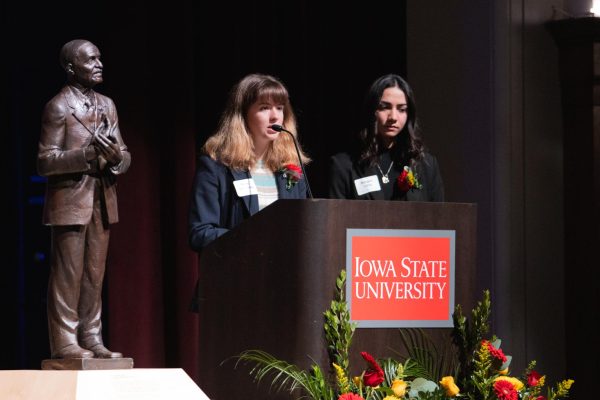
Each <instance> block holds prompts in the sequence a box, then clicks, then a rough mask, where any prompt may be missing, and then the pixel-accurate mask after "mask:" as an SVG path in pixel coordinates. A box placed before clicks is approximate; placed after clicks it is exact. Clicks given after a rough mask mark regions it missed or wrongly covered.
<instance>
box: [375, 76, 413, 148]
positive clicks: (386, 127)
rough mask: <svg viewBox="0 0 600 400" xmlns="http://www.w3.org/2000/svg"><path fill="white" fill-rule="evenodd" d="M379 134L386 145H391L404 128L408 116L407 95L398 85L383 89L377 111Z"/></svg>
mask: <svg viewBox="0 0 600 400" xmlns="http://www.w3.org/2000/svg"><path fill="white" fill-rule="evenodd" d="M375 118H376V120H377V136H378V137H379V139H381V140H382V141H383V143H384V144H385V145H386V147H390V146H391V145H392V143H393V140H394V138H395V137H396V136H397V135H398V134H399V133H400V132H401V131H402V129H404V125H406V120H407V118H408V105H407V104H406V96H405V95H404V92H403V91H402V90H401V89H400V88H398V87H389V88H387V89H385V90H384V91H383V94H382V95H381V100H379V106H378V107H377V110H376V111H375Z"/></svg>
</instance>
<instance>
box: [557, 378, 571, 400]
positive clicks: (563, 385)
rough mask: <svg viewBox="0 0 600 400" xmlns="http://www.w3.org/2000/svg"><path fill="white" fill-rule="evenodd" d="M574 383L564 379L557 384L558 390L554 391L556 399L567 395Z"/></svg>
mask: <svg viewBox="0 0 600 400" xmlns="http://www.w3.org/2000/svg"><path fill="white" fill-rule="evenodd" d="M573 383H575V381H574V380H573V379H565V380H564V381H562V382H560V383H559V384H558V390H557V391H556V397H565V396H567V395H568V394H569V389H571V385H572V384H573Z"/></svg>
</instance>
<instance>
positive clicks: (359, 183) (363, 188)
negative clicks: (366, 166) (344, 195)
mask: <svg viewBox="0 0 600 400" xmlns="http://www.w3.org/2000/svg"><path fill="white" fill-rule="evenodd" d="M354 186H355V187H356V193H358V195H359V196H362V195H363V194H366V193H370V192H378V191H380V190H381V185H380V184H379V179H378V178H377V175H371V176H366V177H364V178H360V179H356V180H355V181H354Z"/></svg>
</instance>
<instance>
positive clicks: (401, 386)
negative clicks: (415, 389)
mask: <svg viewBox="0 0 600 400" xmlns="http://www.w3.org/2000/svg"><path fill="white" fill-rule="evenodd" d="M407 386H408V384H407V383H406V382H404V381H403V380H401V379H394V380H393V381H392V392H394V395H396V397H404V396H405V395H406V387H407Z"/></svg>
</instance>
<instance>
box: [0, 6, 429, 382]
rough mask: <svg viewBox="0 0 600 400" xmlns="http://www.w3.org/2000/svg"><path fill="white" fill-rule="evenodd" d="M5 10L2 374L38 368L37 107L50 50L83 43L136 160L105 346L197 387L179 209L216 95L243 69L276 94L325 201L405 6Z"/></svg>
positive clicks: (43, 279) (50, 78) (43, 335)
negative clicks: (285, 101)
mask: <svg viewBox="0 0 600 400" xmlns="http://www.w3.org/2000/svg"><path fill="white" fill-rule="evenodd" d="M1 7H2V8H1V9H0V10H1V11H2V20H3V24H2V25H3V28H2V29H3V35H2V36H3V38H2V43H4V45H3V47H2V48H3V49H4V52H5V57H4V62H3V63H2V64H4V65H3V66H2V76H3V80H2V82H3V86H4V90H3V91H2V92H3V95H2V127H3V133H5V134H4V135H2V136H3V138H7V140H8V145H7V147H8V148H7V149H5V150H6V152H5V156H6V157H4V158H3V172H4V175H3V177H4V178H5V182H7V184H8V187H9V193H11V194H10V195H8V196H6V198H7V199H8V202H9V204H8V209H9V210H10V211H11V212H10V213H9V214H10V215H9V216H8V218H7V219H6V221H7V223H8V231H9V232H10V234H9V235H8V239H7V240H6V241H5V243H4V253H5V260H6V261H5V265H4V267H3V268H2V269H1V270H0V282H1V285H2V287H1V289H2V290H0V301H2V304H3V305H4V306H5V307H4V308H5V313H4V316H3V321H2V329H1V330H0V331H1V335H2V337H1V339H2V342H3V343H10V346H8V348H5V350H4V351H3V352H1V353H0V354H1V355H0V368H2V369H23V368H33V369H36V368H39V366H40V362H41V360H42V359H44V358H46V357H48V355H49V349H48V337H47V328H46V315H45V308H46V304H45V301H46V300H45V296H46V294H45V291H46V284H47V277H48V248H49V240H50V236H49V233H50V232H49V229H48V228H46V227H43V226H42V225H41V209H42V204H41V198H42V195H43V189H44V182H43V181H41V180H40V179H39V178H38V177H37V175H36V173H35V156H36V152H37V140H38V136H39V130H40V116H41V112H42V108H43V105H44V104H45V103H46V102H47V101H48V100H49V99H50V98H51V97H52V96H54V95H55V94H56V93H57V92H58V90H59V89H60V87H61V86H62V84H63V83H64V73H63V71H62V70H61V69H60V66H59V64H58V52H59V50H60V48H61V46H62V44H64V43H65V42H67V41H68V40H71V39H74V38H87V39H89V40H91V41H92V42H94V43H95V44H96V45H97V46H98V47H99V48H100V51H101V52H102V58H103V62H104V66H105V73H104V79H105V82H104V83H103V84H102V85H100V86H98V87H97V90H98V91H99V92H101V93H103V94H106V95H108V96H109V97H111V98H112V99H113V100H114V101H115V103H116V105H117V109H118V111H119V117H120V126H121V131H122V133H123V136H124V140H125V142H126V144H127V145H128V146H129V148H130V151H131V153H132V165H131V168H130V170H129V171H128V172H127V174H125V175H123V176H122V177H120V178H119V181H118V182H119V183H118V185H119V186H118V193H119V208H120V222H119V223H118V224H116V225H114V226H113V228H112V237H111V244H110V250H109V260H108V270H107V274H106V285H105V303H104V312H103V317H104V324H105V325H104V338H105V341H106V342H107V344H108V345H109V346H110V348H111V349H114V350H117V351H122V352H124V354H125V355H126V356H129V357H132V358H134V361H135V366H136V367H142V368H143V367H146V368H158V367H182V368H184V369H185V370H186V372H187V373H188V374H189V375H190V376H191V377H192V378H196V376H197V371H198V368H201V362H202V355H201V354H198V352H197V337H198V336H197V335H198V330H199V329H202V327H198V324H197V318H196V316H195V314H193V313H190V312H189V311H188V305H189V301H190V298H191V294H192V290H193V288H194V285H195V282H196V279H197V277H198V272H197V271H198V265H197V258H196V255H195V253H193V252H192V251H190V250H189V249H188V246H187V238H186V225H187V207H188V200H189V192H190V186H191V181H192V177H193V173H194V167H195V154H196V150H197V148H198V146H199V145H200V144H201V143H203V141H204V140H205V139H206V137H207V136H208V135H209V134H210V133H211V131H212V130H213V129H214V127H215V126H216V123H217V121H218V119H219V116H220V113H221V111H222V109H223V107H224V103H225V99H226V96H227V92H228V91H229V89H230V88H231V86H232V85H233V84H234V83H235V82H236V81H238V80H239V79H240V78H241V77H243V76H244V75H246V74H248V73H252V72H262V73H269V74H273V75H275V76H278V77H279V78H281V79H282V80H283V81H284V82H285V83H286V84H287V86H288V88H289V91H290V93H291V96H292V103H293V105H294V107H295V110H296V113H297V116H298V120H299V128H300V136H301V140H302V142H303V144H304V147H305V148H306V149H307V151H308V152H309V154H310V155H311V156H312V158H313V159H314V162H313V163H312V164H311V166H310V167H309V168H308V170H307V173H308V176H309V179H310V183H311V186H312V187H313V192H314V193H315V195H316V197H323V196H324V195H325V193H326V191H325V189H326V165H327V158H328V157H329V156H330V155H331V154H333V153H334V152H337V151H339V150H342V149H343V148H344V147H345V145H346V144H347V143H348V139H349V137H350V136H351V135H352V134H353V128H352V126H353V124H354V122H355V120H354V117H355V116H356V112H357V110H358V108H359V106H360V102H361V100H362V97H363V94H364V92H365V90H366V89H367V86H368V84H369V83H370V82H371V81H372V80H373V79H375V78H376V77H377V76H379V75H381V74H384V73H388V72H396V73H400V74H404V72H405V64H406V63H405V53H406V51H405V41H406V39H405V24H404V21H405V3H404V2H403V1H399V2H393V3H389V4H386V5H385V7H375V6H374V5H372V4H366V3H365V4H363V3H360V4H359V5H357V6H353V7H351V6H349V5H348V3H347V2H341V1H333V2H325V3H324V4H319V3H316V2H310V1H291V2H276V1H267V2H264V1H261V2H258V1H245V2H239V3H234V2H218V3H217V4H211V5H210V9H211V11H210V12H209V11H208V8H209V6H208V5H206V4H200V3H199V4H197V5H195V6H194V7H195V8H196V9H197V8H198V7H199V8H200V9H199V10H192V3H191V2H185V1H179V0H177V1H174V2H167V3H163V4H161V5H160V7H150V6H148V5H146V4H145V3H143V2H133V3H121V2H117V1H114V0H111V1H107V2H102V3H94V4H87V3H75V2H54V3H45V4H39V5H36V9H35V12H34V10H32V9H31V5H30V4H28V3H24V2H20V3H17V2H10V3H7V2H3V3H2V5H1ZM342 9H343V10H344V11H343V12H342V11H341V10H342ZM417 100H418V99H417ZM276 245H277V244H268V243H266V244H265V246H267V247H268V246H276ZM245 301H252V299H245ZM231 318H235V316H231ZM240 329H243V327H240ZM13 344H14V345H13ZM215 345H216V346H217V345H219V344H218V343H215Z"/></svg>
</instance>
